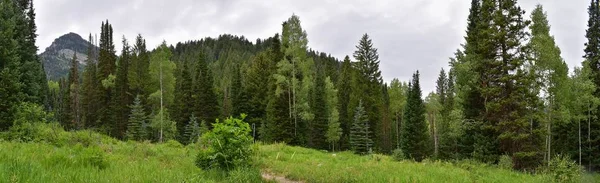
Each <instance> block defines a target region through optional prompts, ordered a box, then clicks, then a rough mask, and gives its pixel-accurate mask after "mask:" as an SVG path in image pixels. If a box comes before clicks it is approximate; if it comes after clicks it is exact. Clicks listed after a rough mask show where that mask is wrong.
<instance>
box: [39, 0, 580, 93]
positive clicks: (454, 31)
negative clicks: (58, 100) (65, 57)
mask: <svg viewBox="0 0 600 183" xmlns="http://www.w3.org/2000/svg"><path fill="white" fill-rule="evenodd" d="M35 3H36V10H37V13H38V19H37V23H38V28H39V29H38V34H39V39H38V46H39V47H40V49H41V50H43V49H44V48H45V47H47V46H49V45H50V43H51V42H52V40H54V39H55V38H56V37H58V36H60V35H62V34H65V33H67V32H76V33H78V34H80V35H82V36H84V37H86V36H87V34H88V33H98V32H99V27H100V22H101V21H103V20H106V19H108V20H109V21H110V22H111V24H113V28H114V31H115V35H114V36H115V40H119V41H115V44H116V47H117V49H119V48H120V47H121V43H120V38H121V36H122V35H125V36H126V37H127V38H129V39H133V38H134V37H135V36H136V35H137V34H138V33H141V34H143V35H144V37H145V38H146V39H147V40H148V44H149V45H150V46H156V45H158V44H159V43H160V42H162V40H166V41H167V42H168V43H170V44H174V43H176V42H179V41H186V40H193V39H201V38H203V37H207V36H211V37H214V36H218V35H219V34H223V33H229V34H235V35H244V36H245V37H246V38H248V39H249V40H255V39H257V38H266V37H268V36H272V35H273V34H275V33H277V32H280V31H281V23H282V22H283V21H284V20H286V19H287V18H288V17H289V16H290V15H291V14H292V13H295V14H297V15H299V16H300V18H301V20H302V26H303V27H304V28H305V30H306V31H307V33H308V38H309V46H310V47H311V48H313V49H315V50H318V51H323V52H327V53H331V54H332V55H333V56H336V57H338V58H340V59H342V58H343V57H344V56H345V55H350V56H351V55H352V53H353V52H354V50H355V45H356V43H357V42H358V40H359V39H360V37H361V35H362V34H364V33H368V34H369V35H370V36H371V38H372V39H373V43H374V45H375V46H376V47H377V48H378V49H379V54H380V59H381V64H380V68H381V70H382V73H383V76H384V80H385V81H390V80H391V79H393V78H399V79H400V80H404V81H406V80H408V79H410V76H411V75H412V73H413V72H414V71H415V70H417V69H418V70H420V71H421V79H422V82H421V83H422V84H423V89H424V90H425V91H424V92H429V91H432V90H434V88H435V80H436V77H437V75H438V72H439V69H440V68H442V67H444V68H447V67H448V64H447V63H448V58H449V57H451V56H453V53H454V51H455V50H456V49H457V48H459V46H460V44H461V43H462V42H463V41H464V39H463V36H464V29H465V27H466V18H467V15H468V9H469V5H470V3H469V1H467V0H418V1H415V0H377V1H372V0H305V1H293V0H265V1H254V0H202V1H197V0H170V1H161V0H131V1H123V0H104V1H91V0H84V1H81V0H40V1H36V2H35ZM519 3H520V5H521V6H522V7H523V9H525V10H526V11H527V12H528V15H527V16H526V17H529V12H531V10H533V8H534V6H535V4H537V3H542V4H543V5H544V8H545V10H546V11H548V16H549V21H550V24H551V25H552V33H553V34H554V35H555V38H556V41H557V43H558V44H559V46H560V47H561V49H562V51H563V54H562V55H563V57H564V58H565V60H566V61H567V63H568V64H569V66H570V67H574V66H577V65H580V62H581V61H582V59H581V55H583V51H582V50H583V43H584V42H585V39H584V34H585V28H586V23H587V13H586V12H587V6H588V4H589V1H588V0H569V1H567V0H521V1H519Z"/></svg>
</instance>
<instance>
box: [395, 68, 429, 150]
mask: <svg viewBox="0 0 600 183" xmlns="http://www.w3.org/2000/svg"><path fill="white" fill-rule="evenodd" d="M421 97H422V95H421V85H420V84H419V71H417V72H416V73H415V74H413V78H412V81H411V82H410V84H409V90H408V97H407V101H406V107H405V110H404V123H403V125H402V127H401V132H400V135H401V137H400V148H401V149H402V152H404V153H405V156H406V157H408V158H412V159H414V160H417V161H421V160H423V159H425V158H426V157H428V156H429V155H430V150H429V147H430V146H429V145H428V142H429V141H428V136H427V124H426V123H425V105H424V103H423V99H422V98H421Z"/></svg>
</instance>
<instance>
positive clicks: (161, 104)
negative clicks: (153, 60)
mask: <svg viewBox="0 0 600 183" xmlns="http://www.w3.org/2000/svg"><path fill="white" fill-rule="evenodd" d="M158 67H159V68H160V79H159V80H160V137H159V142H163V123H164V121H163V115H164V114H163V76H162V62H160V63H159V66H158Z"/></svg>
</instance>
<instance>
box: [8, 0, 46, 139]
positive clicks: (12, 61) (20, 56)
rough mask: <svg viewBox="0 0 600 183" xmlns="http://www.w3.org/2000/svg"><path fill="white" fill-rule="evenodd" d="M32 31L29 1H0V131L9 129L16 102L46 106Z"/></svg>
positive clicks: (33, 28) (30, 2) (35, 28)
mask: <svg viewBox="0 0 600 183" xmlns="http://www.w3.org/2000/svg"><path fill="white" fill-rule="evenodd" d="M36 31H37V26H36V24H35V10H34V8H33V2H32V0H1V1H0V131H6V130H8V129H9V128H10V126H12V123H13V119H14V114H15V113H16V110H17V109H18V106H19V105H20V103H23V102H26V103H34V104H37V105H40V106H46V107H49V101H48V85H47V84H46V83H47V81H46V73H45V72H44V69H43V66H42V63H41V62H40V59H39V58H38V56H37V50H38V48H37V46H36V45H35V40H36V38H37V34H36Z"/></svg>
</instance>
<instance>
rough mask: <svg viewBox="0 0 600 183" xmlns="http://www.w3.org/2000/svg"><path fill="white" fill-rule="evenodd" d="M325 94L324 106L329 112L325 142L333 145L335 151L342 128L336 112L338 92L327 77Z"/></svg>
mask: <svg viewBox="0 0 600 183" xmlns="http://www.w3.org/2000/svg"><path fill="white" fill-rule="evenodd" d="M325 92H326V93H325V99H326V104H325V106H326V108H327V111H328V112H329V114H328V119H327V124H328V125H327V133H326V135H325V136H326V137H327V142H329V143H331V144H332V145H333V150H335V145H336V144H337V143H338V142H339V140H340V138H341V136H342V128H341V124H340V121H339V119H340V117H339V116H340V114H339V112H338V90H337V89H335V86H334V85H333V82H331V79H330V78H329V77H327V78H326V79H325ZM338 148H339V147H338Z"/></svg>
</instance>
